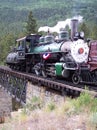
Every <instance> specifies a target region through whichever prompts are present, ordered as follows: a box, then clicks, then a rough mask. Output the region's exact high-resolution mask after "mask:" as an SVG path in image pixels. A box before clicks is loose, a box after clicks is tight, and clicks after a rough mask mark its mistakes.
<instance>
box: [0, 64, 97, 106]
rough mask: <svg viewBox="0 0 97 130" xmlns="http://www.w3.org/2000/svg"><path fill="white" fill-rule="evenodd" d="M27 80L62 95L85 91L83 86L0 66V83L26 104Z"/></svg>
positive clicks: (94, 93) (96, 94)
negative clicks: (75, 85)
mask: <svg viewBox="0 0 97 130" xmlns="http://www.w3.org/2000/svg"><path fill="white" fill-rule="evenodd" d="M28 82H31V83H32V84H37V86H39V87H41V86H45V87H47V88H50V89H53V90H57V91H60V92H61V94H63V95H66V94H68V93H72V94H73V95H74V94H75V95H78V94H80V92H83V91H86V90H85V89H84V87H83V88H80V87H74V86H72V85H68V84H65V83H61V82H60V83H59V82H57V81H55V80H51V79H44V78H42V77H38V76H35V75H32V74H27V73H21V72H16V71H12V70H11V69H9V68H8V67H5V66H1V67H0V85H1V86H2V87H3V88H4V90H5V91H7V92H8V93H9V94H10V95H11V96H12V97H14V98H15V99H16V100H17V101H19V102H20V103H21V104H26V100H27V99H26V98H27V97H26V95H27V84H28ZM91 93H92V94H93V95H94V96H97V91H96V92H94V91H91Z"/></svg>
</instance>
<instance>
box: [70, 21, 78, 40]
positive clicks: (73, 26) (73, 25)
mask: <svg viewBox="0 0 97 130" xmlns="http://www.w3.org/2000/svg"><path fill="white" fill-rule="evenodd" d="M76 32H78V20H77V19H72V20H71V39H72V40H74V36H75V33H76Z"/></svg>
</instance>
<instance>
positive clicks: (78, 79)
mask: <svg viewBox="0 0 97 130" xmlns="http://www.w3.org/2000/svg"><path fill="white" fill-rule="evenodd" d="M80 81H81V78H80V76H79V75H78V74H73V76H72V82H73V83H74V84H79V83H80Z"/></svg>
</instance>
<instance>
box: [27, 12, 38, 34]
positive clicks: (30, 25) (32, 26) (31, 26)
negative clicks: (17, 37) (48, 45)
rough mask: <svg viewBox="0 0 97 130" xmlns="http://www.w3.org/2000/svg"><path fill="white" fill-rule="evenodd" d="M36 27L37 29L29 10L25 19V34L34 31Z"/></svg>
mask: <svg viewBox="0 0 97 130" xmlns="http://www.w3.org/2000/svg"><path fill="white" fill-rule="evenodd" d="M36 29H37V23H36V20H35V18H34V16H33V13H32V11H30V12H29V15H28V20H27V26H26V33H27V34H31V33H36V32H37V31H36Z"/></svg>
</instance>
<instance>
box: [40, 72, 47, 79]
mask: <svg viewBox="0 0 97 130" xmlns="http://www.w3.org/2000/svg"><path fill="white" fill-rule="evenodd" d="M41 73H42V76H43V77H44V78H46V77H47V74H46V72H45V70H42V72H41Z"/></svg>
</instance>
